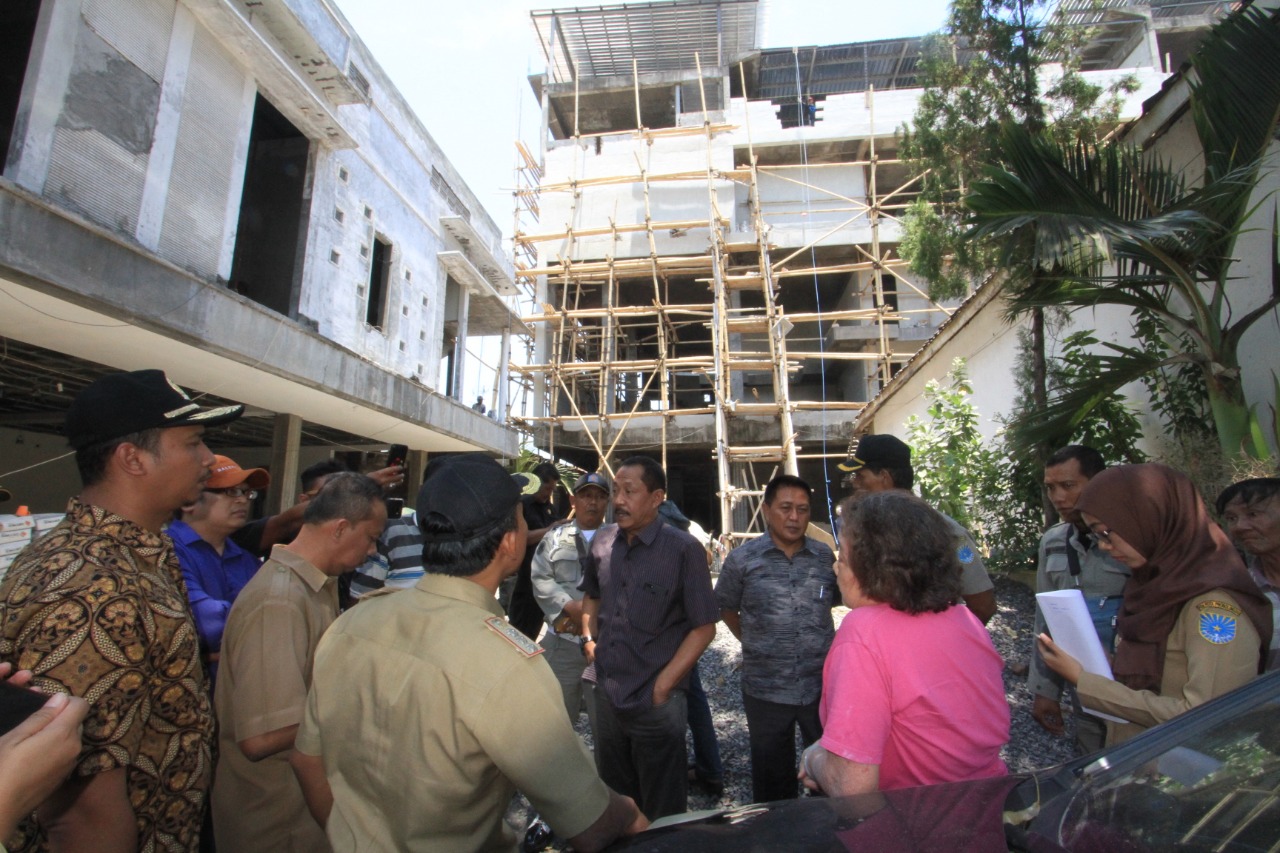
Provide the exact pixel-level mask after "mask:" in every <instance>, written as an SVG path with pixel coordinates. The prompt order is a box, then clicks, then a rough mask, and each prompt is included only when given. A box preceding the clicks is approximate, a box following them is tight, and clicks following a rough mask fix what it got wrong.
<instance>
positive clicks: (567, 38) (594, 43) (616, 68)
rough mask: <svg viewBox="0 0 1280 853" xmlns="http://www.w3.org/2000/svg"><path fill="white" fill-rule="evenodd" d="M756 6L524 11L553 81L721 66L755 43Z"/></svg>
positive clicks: (718, 1)
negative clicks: (633, 67) (633, 66)
mask: <svg viewBox="0 0 1280 853" xmlns="http://www.w3.org/2000/svg"><path fill="white" fill-rule="evenodd" d="M759 5H760V0H669V2H649V3H615V4H612V5H607V6H579V7H571V8H565V9H536V10H534V11H532V12H530V13H529V17H530V18H531V19H532V21H533V28H534V30H535V32H537V34H538V40H539V42H540V43H541V44H542V53H543V56H544V57H545V58H546V60H547V65H548V67H549V69H550V74H551V81H552V82H553V83H565V82H571V81H572V80H574V79H575V76H576V77H580V78H583V79H585V78H591V77H611V76H615V75H630V74H631V73H632V61H633V60H634V61H635V66H636V69H637V70H639V72H640V73H641V74H645V73H651V72H662V71H692V70H696V69H697V67H698V61H697V60H695V59H694V57H695V55H696V56H697V57H698V58H699V60H700V61H701V63H702V66H703V67H704V68H710V67H715V66H723V65H728V64H731V63H733V62H736V61H737V60H739V59H741V58H743V57H745V56H747V55H748V54H750V53H752V52H753V51H754V50H755V49H756V45H757V44H759V29H760V20H759V14H758V12H759Z"/></svg>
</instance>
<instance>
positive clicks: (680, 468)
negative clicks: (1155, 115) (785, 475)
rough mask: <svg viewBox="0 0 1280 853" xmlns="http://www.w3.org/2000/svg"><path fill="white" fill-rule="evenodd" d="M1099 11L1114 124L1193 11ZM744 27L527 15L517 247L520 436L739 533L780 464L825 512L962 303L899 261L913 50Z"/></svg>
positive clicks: (733, 4) (626, 9)
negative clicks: (646, 472) (535, 50)
mask: <svg viewBox="0 0 1280 853" xmlns="http://www.w3.org/2000/svg"><path fill="white" fill-rule="evenodd" d="M1106 5H1107V6H1109V7H1110V6H1113V5H1119V6H1122V7H1123V8H1119V9H1112V10H1109V11H1106V12H1104V13H1101V19H1100V20H1096V21H1095V23H1101V24H1103V26H1100V28H1099V29H1098V30H1097V32H1096V37H1095V38H1094V40H1093V41H1092V42H1091V44H1090V47H1089V50H1088V53H1087V55H1086V57H1085V74H1086V75H1087V76H1088V77H1089V78H1090V79H1091V80H1092V81H1093V82H1098V83H1102V84H1107V83H1110V82H1112V81H1114V80H1116V79H1118V77H1119V76H1121V75H1132V76H1133V78H1134V79H1135V80H1136V81H1137V90H1136V91H1135V92H1134V93H1133V94H1132V95H1131V96H1130V97H1129V98H1128V100H1127V101H1126V103H1125V105H1124V107H1123V110H1122V115H1123V117H1125V118H1131V117H1134V116H1137V115H1138V114H1139V110H1140V105H1141V103H1142V101H1143V100H1144V99H1146V98H1148V97H1150V96H1151V95H1153V94H1154V93H1156V92H1157V91H1158V90H1159V87H1160V85H1161V82H1162V81H1163V80H1164V79H1165V78H1166V76H1167V75H1166V74H1165V73H1164V70H1163V69H1164V68H1166V67H1167V63H1170V62H1173V63H1176V62H1180V61H1181V56H1182V54H1183V53H1184V52H1185V43H1186V39H1185V38H1184V36H1183V34H1184V31H1185V30H1186V29H1187V28H1189V27H1190V26H1191V24H1192V23H1196V24H1197V25H1199V26H1203V20H1200V19H1199V18H1197V19H1196V20H1195V21H1194V22H1193V21H1191V20H1189V19H1187V18H1186V16H1181V17H1180V18H1179V20H1178V21H1177V23H1176V25H1174V24H1169V25H1168V26H1164V25H1157V23H1155V20H1156V17H1158V16H1156V15H1155V13H1154V12H1153V11H1152V10H1153V9H1155V8H1156V7H1159V6H1162V5H1169V6H1171V7H1172V6H1174V5H1185V4H1173V3H1169V4H1161V3H1159V2H1157V3H1154V4H1152V5H1151V6H1150V7H1147V6H1142V7H1141V8H1139V7H1137V6H1135V5H1134V4H1127V3H1121V4H1111V3H1108V4H1106ZM1199 7H1204V8H1199ZM1219 10H1220V4H1203V3H1202V4H1197V9H1196V10H1190V9H1187V10H1184V11H1187V12H1188V13H1189V12H1191V11H1195V13H1196V14H1197V15H1202V16H1203V15H1205V14H1216V13H1218V11H1219ZM758 15H759V3H758V2H757V0H715V2H696V0H673V2H665V3H645V4H636V5H633V6H628V5H607V6H584V7H580V8H563V9H554V10H547V11H540V12H534V13H532V17H533V23H534V28H535V31H536V33H537V36H538V39H539V42H540V46H541V50H542V52H543V55H544V56H545V57H546V60H547V70H546V72H545V73H544V74H539V75H536V76H534V77H532V78H531V81H530V82H531V84H532V86H533V89H534V91H535V93H536V94H537V95H538V97H539V98H540V99H541V103H542V117H543V127H544V130H545V133H544V134H543V140H544V145H543V150H541V151H539V152H537V153H536V154H534V153H532V152H525V160H526V164H527V169H526V170H525V172H526V174H525V178H526V183H525V184H524V185H523V186H524V187H525V188H524V189H522V190H521V197H522V198H523V199H525V200H526V202H527V204H526V207H527V215H526V216H525V217H524V218H523V219H521V220H520V221H521V223H522V224H521V226H520V228H519V230H518V233H517V234H516V244H517V269H516V277H517V279H518V280H519V281H520V282H522V283H524V284H526V285H527V286H528V287H529V288H530V290H531V292H532V303H531V304H532V305H533V310H532V312H531V314H530V315H529V316H527V317H526V318H525V319H526V321H527V322H528V323H529V324H530V325H532V326H533V327H534V330H535V343H534V346H533V349H532V357H531V359H530V364H529V365H528V366H527V367H526V368H524V373H523V376H524V381H525V383H526V387H527V389H528V390H529V392H530V393H531V395H532V399H533V407H532V413H531V415H530V417H529V421H530V422H531V424H532V425H533V426H534V428H535V435H536V436H537V440H538V443H539V446H540V447H543V448H546V449H550V450H552V451H553V452H554V453H556V454H557V455H561V456H564V457H567V458H569V459H572V460H573V461H575V462H576V463H578V464H580V465H582V466H584V467H587V468H593V467H595V466H596V465H597V464H599V465H602V466H603V467H605V468H608V467H610V466H611V465H612V464H615V463H616V462H618V461H620V459H621V458H623V457H625V456H626V455H629V454H631V453H635V452H645V453H650V454H652V455H654V456H656V457H660V458H661V460H662V461H663V462H664V463H665V464H666V466H667V469H668V472H669V475H670V477H671V488H670V492H671V496H672V497H673V498H674V499H675V500H676V502H677V503H679V504H680V506H681V507H682V508H683V509H684V510H685V512H686V513H687V514H689V515H690V516H691V517H693V518H695V519H696V520H698V521H700V522H701V523H702V524H703V525H704V526H706V527H707V528H708V529H715V530H717V531H731V532H733V533H735V534H736V535H740V536H749V535H753V534H754V532H756V531H758V530H760V529H761V527H760V524H759V517H758V504H759V497H760V494H761V490H762V488H763V485H764V483H766V482H767V481H768V480H769V479H770V477H771V476H773V474H775V473H778V472H782V471H787V472H798V473H799V474H800V475H801V476H803V477H805V478H806V479H807V480H808V481H809V482H811V483H812V484H814V485H815V487H817V490H818V495H817V499H816V500H815V511H814V518H815V521H826V520H827V516H828V506H829V501H832V500H835V499H837V498H838V496H839V486H838V483H836V482H834V480H833V479H832V478H831V477H830V476H829V474H830V472H831V470H832V468H833V467H834V466H833V465H832V464H831V463H833V462H834V461H835V460H836V459H839V458H843V456H844V455H845V453H846V451H847V447H848V444H849V440H850V438H851V436H852V434H853V427H854V421H855V419H856V418H857V416H858V414H859V412H861V411H862V410H863V408H864V407H865V406H866V405H867V402H868V401H869V400H871V399H873V398H874V397H875V396H876V394H878V393H880V391H881V389H882V388H883V387H885V386H886V384H888V383H890V380H891V379H892V378H893V377H894V376H895V375H896V374H897V373H898V372H899V371H900V369H901V368H902V366H903V365H904V364H905V363H907V362H908V361H909V360H910V359H912V357H913V355H914V354H915V353H916V352H917V350H918V349H919V348H920V347H921V345H922V344H923V343H924V342H925V341H928V340H930V339H932V338H934V337H935V335H936V334H937V333H938V331H939V329H940V328H942V327H943V326H944V323H945V322H946V321H947V319H948V317H951V316H952V315H953V314H955V312H956V311H957V309H958V308H959V306H958V305H956V304H949V305H939V304H936V303H934V302H932V301H931V300H930V299H929V298H928V296H927V293H928V287H927V285H926V284H925V283H924V282H920V281H916V280H914V278H913V276H912V275H911V273H910V272H909V270H908V269H907V268H906V265H905V263H904V262H903V261H902V259H901V256H900V255H899V253H898V251H897V245H898V242H899V241H900V239H901V230H900V227H899V224H898V219H897V217H898V215H899V214H900V212H901V211H902V210H903V209H904V208H905V207H906V206H907V205H908V204H909V203H910V202H911V201H912V200H913V198H914V197H915V193H916V190H915V181H916V176H915V175H913V174H912V173H911V172H910V170H909V169H908V167H907V165H906V164H905V163H903V162H902V161H901V160H899V159H898V151H897V149H898V135H899V131H900V129H901V128H902V126H903V125H904V124H907V123H908V122H909V121H910V119H911V118H912V116H913V114H914V111H915V106H916V102H917V100H918V99H919V97H920V94H921V89H920V88H919V83H918V81H917V78H916V69H917V64H918V62H919V56H920V50H921V39H920V38H905V39H892V40H887V41H876V42H863V43H854V44H839V45H827V46H820V47H797V48H782V49H768V50H763V49H761V48H760V47H759V41H760V40H759V18H758ZM1162 26H1163V29H1162V28H1161V27H1162ZM1161 33H1163V34H1164V35H1161ZM815 35H817V31H815ZM959 310H960V311H963V310H965V309H963V308H959ZM1005 367H1006V368H1007V364H1006V365H1005ZM890 387H892V386H890ZM908 396H909V397H910V396H913V395H908Z"/></svg>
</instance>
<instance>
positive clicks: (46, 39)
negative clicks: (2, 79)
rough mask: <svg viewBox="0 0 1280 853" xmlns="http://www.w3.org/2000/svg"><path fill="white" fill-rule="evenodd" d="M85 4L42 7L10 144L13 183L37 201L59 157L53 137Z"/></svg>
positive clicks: (8, 170) (71, 1) (8, 171)
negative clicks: (51, 167)
mask: <svg viewBox="0 0 1280 853" xmlns="http://www.w3.org/2000/svg"><path fill="white" fill-rule="evenodd" d="M80 6H81V0H45V2H43V3H41V4H40V16H39V17H38V18H37V19H36V31H35V35H34V37H33V38H32V41H31V57H30V59H28V60H27V73H26V77H25V78H24V80H23V84H22V96H21V97H20V98H19V99H18V112H17V115H16V116H15V120H14V123H13V126H14V129H15V130H16V131H17V133H16V134H15V136H14V139H13V140H12V141H11V142H10V144H9V153H11V154H12V155H13V159H12V160H10V161H9V162H8V163H6V164H5V169H4V174H5V177H7V178H9V180H11V181H13V182H14V183H16V184H18V185H19V186H21V187H24V188H25V189H28V190H30V191H31V192H33V193H35V194H36V195H43V194H44V182H45V180H46V179H47V178H48V177H49V162H50V160H51V159H52V157H53V134H54V130H55V129H56V128H57V125H58V116H59V115H61V113H62V102H63V100H64V98H65V97H66V94H67V85H68V83H69V81H70V80H71V65H72V63H73V62H74V61H75V55H76V37H77V36H78V35H79V33H80V26H81V24H80Z"/></svg>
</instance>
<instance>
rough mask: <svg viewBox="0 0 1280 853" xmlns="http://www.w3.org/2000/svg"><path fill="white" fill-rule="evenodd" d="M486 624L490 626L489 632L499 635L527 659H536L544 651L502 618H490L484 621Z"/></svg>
mask: <svg viewBox="0 0 1280 853" xmlns="http://www.w3.org/2000/svg"><path fill="white" fill-rule="evenodd" d="M484 624H486V625H488V626H489V630H490V631H492V632H494V633H495V634H497V635H498V636H499V637H501V638H502V639H504V640H506V641H507V642H508V643H510V644H511V645H513V646H515V647H516V651H518V652H520V654H522V655H524V656H525V657H527V658H531V657H535V656H537V655H540V654H542V652H543V651H544V650H543V648H542V646H540V645H538V644H537V643H535V642H534V641H533V640H530V639H529V638H528V637H526V636H525V635H524V634H521V633H520V632H519V631H518V630H517V629H515V628H513V627H512V626H511V623H510V622H508V621H507V620H506V619H503V618H502V617H501V616H490V617H489V618H488V619H486V620H484Z"/></svg>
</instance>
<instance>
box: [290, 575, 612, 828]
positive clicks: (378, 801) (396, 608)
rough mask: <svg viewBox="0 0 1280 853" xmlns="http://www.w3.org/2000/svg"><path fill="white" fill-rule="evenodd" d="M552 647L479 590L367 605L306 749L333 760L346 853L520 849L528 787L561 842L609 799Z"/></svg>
mask: <svg viewBox="0 0 1280 853" xmlns="http://www.w3.org/2000/svg"><path fill="white" fill-rule="evenodd" d="M539 651H540V649H539V647H538V646H537V645H535V644H534V643H533V642H532V641H531V640H528V639H527V638H525V637H524V636H523V635H521V634H520V633H519V632H517V631H516V630H515V629H513V628H511V626H510V625H508V624H507V622H506V620H505V619H504V618H503V615H502V608H501V607H500V606H499V605H498V602H497V601H496V600H495V599H494V597H493V596H492V595H490V594H489V593H488V592H487V591H486V590H485V589H484V588H483V587H481V586H480V585H478V584H476V583H473V582H471V581H469V580H466V579H465V578H452V577H446V576H443V575H433V574H428V575H426V576H425V577H423V578H422V579H421V580H420V581H418V583H417V584H416V585H415V586H413V587H411V588H410V589H406V590H402V591H397V592H392V593H389V594H385V595H380V596H377V597H374V598H369V599H366V600H364V601H361V602H360V604H359V605H357V606H356V607H354V608H352V609H351V610H350V611H348V612H347V613H344V614H343V615H342V617H341V618H340V619H338V621H337V622H335V623H334V624H333V627H332V628H331V629H330V630H329V633H328V634H326V635H325V637H324V639H323V640H322V641H321V642H320V648H319V650H318V651H317V652H316V660H315V674H314V679H313V681H312V684H311V692H310V694H309V695H308V697H307V711H306V718H305V719H304V721H303V723H302V729H301V730H300V731H299V732H298V738H297V741H296V748H297V749H298V750H299V751H300V752H302V753H304V754H306V755H312V756H320V757H321V758H322V759H323V761H324V768H325V775H326V776H327V777H328V780H329V785H330V787H331V788H332V790H333V811H332V813H331V814H330V816H329V823H328V825H327V827H326V829H327V831H328V834H329V841H330V842H331V843H332V845H333V849H334V850H335V851H339V853H343V851H355V850H359V851H362V853H373V851H391V850H398V851H440V853H458V851H473V850H477V851H478V850H484V851H490V850H492V851H498V850H501V851H514V850H515V849H516V840H515V836H514V835H513V834H512V832H511V829H510V828H509V827H508V826H507V824H506V821H504V820H503V814H504V813H505V811H506V809H507V806H508V805H509V804H510V801H511V796H512V794H513V793H514V792H515V790H516V789H517V788H519V790H520V791H521V792H522V793H523V794H524V795H525V796H526V797H528V798H529V801H530V802H531V803H532V804H533V808H534V809H535V810H537V812H538V813H539V814H540V815H541V816H542V817H543V819H545V820H546V821H547V823H549V824H550V825H551V827H552V829H554V830H555V831H556V833H557V834H558V835H560V836H561V837H572V836H574V835H577V834H578V833H580V832H582V831H584V830H585V829H587V828H588V827H589V826H591V824H593V823H594V822H595V821H596V820H597V819H598V818H599V817H600V816H601V815H602V814H603V813H604V810H605V807H606V806H607V805H608V797H609V794H608V789H607V788H606V787H605V785H604V783H603V782H601V781H600V778H599V776H597V775H596V769H595V765H594V764H593V763H592V759H591V756H590V755H589V754H588V753H587V751H586V749H585V748H584V747H583V745H582V744H581V742H580V741H579V740H578V737H577V735H576V734H574V731H573V728H572V727H571V726H570V725H569V721H568V719H567V718H566V717H565V713H564V700H563V699H562V698H561V695H560V686H559V684H557V683H556V680H555V677H554V676H553V675H552V674H551V669H550V668H549V667H548V666H547V664H546V661H544V660H542V658H541V656H540V655H539V654H538V652H539Z"/></svg>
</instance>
